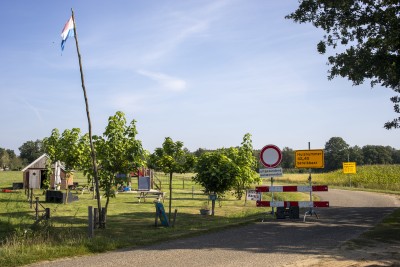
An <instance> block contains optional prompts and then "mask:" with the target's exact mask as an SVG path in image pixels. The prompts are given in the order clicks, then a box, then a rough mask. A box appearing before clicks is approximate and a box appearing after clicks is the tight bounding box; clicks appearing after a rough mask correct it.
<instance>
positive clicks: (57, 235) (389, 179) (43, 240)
mask: <svg viewBox="0 0 400 267" xmlns="http://www.w3.org/2000/svg"><path fill="white" fill-rule="evenodd" d="M193 175H194V174H178V175H174V178H173V185H172V186H173V196H172V212H174V210H175V209H176V210H177V217H176V222H175V225H174V227H155V225H154V224H155V207H154V203H153V201H154V198H149V199H147V200H146V202H143V200H142V201H141V202H139V200H138V198H137V196H138V195H137V194H131V193H119V194H117V196H116V198H112V199H111V201H110V205H109V208H108V212H107V214H108V216H107V225H106V229H96V230H95V237H94V238H92V239H90V238H88V237H87V236H88V234H87V227H88V226H87V225H88V221H87V217H88V206H93V207H97V201H96V199H94V198H93V194H92V193H88V192H84V193H81V192H79V191H74V190H71V192H72V193H73V195H74V196H77V197H78V198H79V200H78V201H74V202H71V203H68V204H56V203H47V202H45V195H44V194H43V191H42V190H39V189H38V190H34V194H35V197H39V202H40V206H39V210H40V213H39V215H40V216H41V214H42V213H43V209H44V208H49V209H50V217H51V218H50V220H49V221H42V222H41V223H39V224H34V222H35V210H34V207H32V208H31V207H30V203H29V202H28V199H27V196H26V195H25V191H24V190H17V191H13V192H10V193H4V192H1V191H0V240H1V246H0V266H21V265H24V264H29V263H32V262H35V261H38V260H44V259H46V260H51V259H56V258H60V257H66V256H77V255H85V254H90V253H97V252H103V251H109V250H114V249H118V248H125V247H137V246H143V245H146V244H151V243H155V242H160V241H165V240H169V239H174V238H179V237H182V236H188V235H194V234H199V233H203V232H206V231H214V230H217V229H221V228H223V227H229V226H233V225H238V224H244V223H249V222H252V221H256V220H261V219H262V218H264V217H266V216H271V215H270V214H269V212H270V209H269V208H257V207H256V206H255V202H254V201H247V202H246V201H245V200H244V198H243V199H242V200H237V199H236V198H235V197H234V196H233V195H232V194H231V193H230V192H228V193H226V194H225V196H224V197H223V198H221V199H220V200H219V201H217V204H216V210H215V216H202V215H200V213H199V209H200V208H201V207H202V206H204V205H207V204H208V198H207V196H206V195H204V193H203V191H202V188H201V186H199V185H197V184H195V183H194V182H193V181H192V177H193ZM157 177H158V180H157V184H161V188H162V191H164V192H166V193H167V196H166V198H165V200H164V207H165V210H166V213H168V204H169V202H168V201H169V196H168V194H169V177H167V176H166V175H164V174H161V173H158V174H157ZM350 178H351V184H352V187H357V188H364V189H372V190H384V191H390V192H394V193H396V191H397V193H399V190H400V181H399V180H400V166H397V165H396V166H395V165H386V166H362V167H358V168H357V174H355V175H354V174H353V175H351V176H350V175H344V174H342V173H341V172H340V171H337V172H332V173H327V174H317V173H312V181H313V184H327V185H329V186H337V187H349V186H350ZM74 181H75V182H78V183H79V184H80V185H85V184H87V181H86V178H85V177H83V175H82V174H81V173H79V172H78V173H76V174H75V176H74ZM14 182H22V173H21V172H11V171H10V172H0V188H10V187H11V186H12V183H14ZM275 183H276V184H294V183H296V184H299V185H302V184H308V174H307V173H304V174H286V175H284V176H283V177H279V178H277V179H275ZM263 184H265V185H270V180H269V179H264V180H263ZM254 186H256V185H254ZM133 187H135V183H133ZM269 198H270V194H264V195H263V200H268V199H269ZM274 198H275V199H278V200H292V201H298V200H308V199H309V195H308V194H306V193H281V194H276V193H275V195H274ZM101 202H102V206H103V207H104V205H105V199H104V197H103V198H102V199H101Z"/></svg>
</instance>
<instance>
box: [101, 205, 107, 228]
mask: <svg viewBox="0 0 400 267" xmlns="http://www.w3.org/2000/svg"><path fill="white" fill-rule="evenodd" d="M106 217H107V209H106V208H104V207H103V208H101V228H103V229H106Z"/></svg>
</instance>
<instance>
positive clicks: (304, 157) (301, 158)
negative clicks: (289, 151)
mask: <svg viewBox="0 0 400 267" xmlns="http://www.w3.org/2000/svg"><path fill="white" fill-rule="evenodd" d="M324 166H325V164H324V150H323V149H311V150H296V151H295V167H296V168H307V169H322V168H324Z"/></svg>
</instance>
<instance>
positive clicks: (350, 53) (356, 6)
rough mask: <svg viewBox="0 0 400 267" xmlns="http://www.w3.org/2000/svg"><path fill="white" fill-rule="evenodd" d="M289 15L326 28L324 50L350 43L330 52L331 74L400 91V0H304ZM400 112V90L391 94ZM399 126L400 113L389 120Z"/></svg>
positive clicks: (390, 124)
mask: <svg viewBox="0 0 400 267" xmlns="http://www.w3.org/2000/svg"><path fill="white" fill-rule="evenodd" d="M299 2H300V5H299V8H298V9H297V10H296V11H294V12H293V13H291V14H289V15H288V16H286V18H288V19H292V20H294V21H295V22H298V23H307V22H308V23H312V25H314V26H315V27H317V28H321V29H323V30H324V31H325V32H326V33H327V34H326V35H325V36H324V38H323V40H322V41H320V42H319V43H318V45H317V49H318V52H319V53H321V54H324V53H325V52H326V48H327V46H329V47H332V48H333V49H335V48H337V47H338V46H339V45H343V46H345V47H347V48H346V49H345V50H344V49H343V50H342V52H340V53H337V54H335V55H334V56H329V57H328V62H329V64H330V65H331V66H332V67H331V69H330V73H329V76H328V78H329V79H333V78H334V77H336V76H341V77H347V78H348V79H349V80H351V81H352V82H353V84H354V85H359V84H362V83H364V81H365V80H369V81H370V82H371V86H372V87H373V86H374V85H376V84H380V85H382V86H384V87H387V88H390V89H392V90H394V91H395V92H396V94H398V93H400V75H399V73H400V54H399V53H400V38H399V36H400V27H399V25H400V16H399V13H400V5H399V1H389V0H352V1H349V0H335V1H332V0H307V1H306V0H304V1H299ZM390 100H391V101H392V102H393V103H394V111H395V112H396V113H400V108H399V103H400V97H399V95H396V96H393V97H392V98H391V99H390ZM384 127H385V128H387V129H391V128H399V127H400V117H397V118H395V119H393V120H392V121H390V122H387V123H385V125H384Z"/></svg>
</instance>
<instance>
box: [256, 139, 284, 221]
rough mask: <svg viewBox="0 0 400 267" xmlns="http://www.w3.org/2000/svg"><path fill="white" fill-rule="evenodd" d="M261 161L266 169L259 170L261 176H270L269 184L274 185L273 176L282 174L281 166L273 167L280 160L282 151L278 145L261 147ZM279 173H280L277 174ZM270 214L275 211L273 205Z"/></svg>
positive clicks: (272, 195) (272, 197)
mask: <svg viewBox="0 0 400 267" xmlns="http://www.w3.org/2000/svg"><path fill="white" fill-rule="evenodd" d="M260 160H261V163H262V164H263V165H264V166H265V167H266V168H267V169H261V170H260V176H261V178H264V177H265V178H267V177H271V186H273V185H274V176H282V168H279V169H280V170H277V169H275V167H276V166H278V165H279V164H280V163H281V161H282V152H281V150H280V149H279V147H277V146H275V145H266V146H264V147H263V148H262V149H261V152H260ZM279 174H280V175H279ZM271 201H274V193H273V192H272V193H271ZM271 212H272V214H274V213H275V210H274V207H272V211H271Z"/></svg>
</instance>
